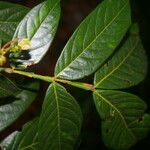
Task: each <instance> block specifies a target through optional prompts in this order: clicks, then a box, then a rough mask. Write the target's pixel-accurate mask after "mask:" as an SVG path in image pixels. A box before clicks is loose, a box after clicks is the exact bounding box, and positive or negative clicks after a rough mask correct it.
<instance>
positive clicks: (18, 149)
mask: <svg viewBox="0 0 150 150" xmlns="http://www.w3.org/2000/svg"><path fill="white" fill-rule="evenodd" d="M37 127H38V118H37V119H34V120H32V121H30V122H28V123H26V124H25V125H24V126H23V129H22V131H21V132H17V131H16V132H14V133H12V134H11V135H9V136H8V137H7V138H6V139H5V140H4V141H3V142H2V143H1V147H2V148H4V150H37V145H38V144H39V143H38V141H37Z"/></svg>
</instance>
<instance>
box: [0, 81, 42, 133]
mask: <svg viewBox="0 0 150 150" xmlns="http://www.w3.org/2000/svg"><path fill="white" fill-rule="evenodd" d="M38 87H39V84H37V83H36V82H35V83H31V84H30V85H29V86H28V88H31V89H33V90H38ZM35 97H36V93H35V92H32V91H28V90H22V92H20V93H19V94H17V95H16V96H15V97H14V98H13V97H12V98H13V99H14V101H13V102H12V103H9V104H5V105H2V106H0V131H2V130H4V129H5V128H6V127H8V126H9V125H10V124H12V123H13V122H14V121H16V119H17V118H18V117H19V116H21V114H22V113H23V112H24V111H25V110H26V109H27V108H28V107H29V106H30V104H31V103H32V102H33V100H34V99H35Z"/></svg>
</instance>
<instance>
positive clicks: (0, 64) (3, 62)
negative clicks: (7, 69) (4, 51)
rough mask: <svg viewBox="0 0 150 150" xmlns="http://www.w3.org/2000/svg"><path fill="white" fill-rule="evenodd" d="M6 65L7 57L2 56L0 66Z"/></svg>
mask: <svg viewBox="0 0 150 150" xmlns="http://www.w3.org/2000/svg"><path fill="white" fill-rule="evenodd" d="M5 63H6V57H5V56H3V55H0V66H3V65H4V64H5Z"/></svg>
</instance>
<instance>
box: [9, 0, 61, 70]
mask: <svg viewBox="0 0 150 150" xmlns="http://www.w3.org/2000/svg"><path fill="white" fill-rule="evenodd" d="M59 1H60V0H47V1H45V2H43V3H41V4H39V5H37V6H35V7H34V8H33V9H32V10H31V11H30V12H29V13H28V14H27V15H26V16H25V18H24V19H23V20H22V21H21V23H20V24H19V26H18V27H17V30H16V32H15V35H14V39H15V38H19V39H24V38H27V39H29V40H30V42H31V48H30V49H29V50H26V51H22V54H21V56H20V55H19V56H18V57H17V58H16V57H14V58H11V59H12V60H11V64H12V65H14V66H16V67H19V66H20V67H22V68H23V67H27V66H30V65H33V64H36V63H38V62H39V61H40V60H41V59H42V58H43V57H44V55H45V54H46V52H47V51H48V49H49V46H50V44H51V43H52V40H53V38H54V35H55V33H56V29H57V25H58V22H59V16H60V4H59V3H60V2H59Z"/></svg>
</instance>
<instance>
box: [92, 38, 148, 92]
mask: <svg viewBox="0 0 150 150" xmlns="http://www.w3.org/2000/svg"><path fill="white" fill-rule="evenodd" d="M146 73H147V57H146V54H145V50H144V49H143V46H142V43H141V40H140V38H139V36H138V35H131V36H130V37H129V38H128V39H127V40H126V41H125V42H124V44H123V45H122V47H121V49H119V50H118V51H117V52H116V53H115V54H114V55H113V57H112V58H111V59H110V60H109V61H108V62H107V63H106V64H105V65H104V66H103V67H101V68H100V69H99V70H98V71H97V72H96V74H95V81H94V84H95V88H102V89H121V88H127V87H131V86H134V85H137V84H138V83H139V82H141V81H142V80H143V79H144V78H145V76H146Z"/></svg>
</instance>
